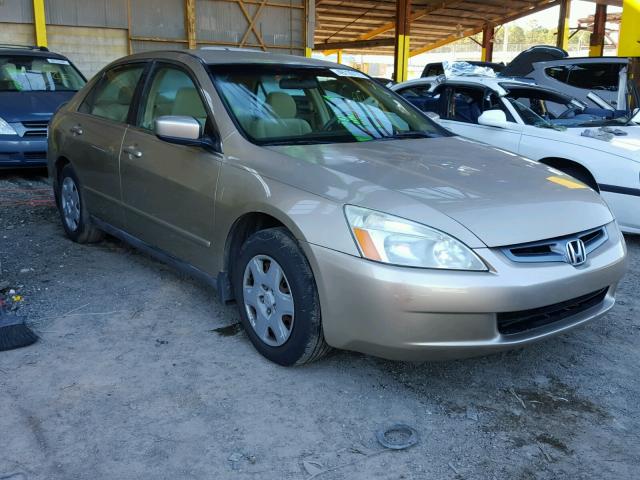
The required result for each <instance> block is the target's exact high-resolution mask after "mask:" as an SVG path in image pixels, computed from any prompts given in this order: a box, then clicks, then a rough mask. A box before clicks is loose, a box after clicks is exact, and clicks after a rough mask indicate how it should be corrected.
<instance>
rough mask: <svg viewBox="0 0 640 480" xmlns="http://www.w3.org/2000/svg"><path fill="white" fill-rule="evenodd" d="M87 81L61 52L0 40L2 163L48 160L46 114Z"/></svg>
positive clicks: (15, 165)
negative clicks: (0, 43) (3, 43)
mask: <svg viewBox="0 0 640 480" xmlns="http://www.w3.org/2000/svg"><path fill="white" fill-rule="evenodd" d="M85 83H86V82H85V79H84V77H83V76H82V74H81V73H80V72H79V71H78V69H77V68H76V67H74V66H73V64H72V63H71V62H70V61H69V60H68V59H67V58H66V57H63V56H62V55H59V54H57V53H53V52H50V51H49V50H47V49H46V48H44V47H21V46H13V45H0V169H1V168H22V167H44V166H46V164H47V124H48V123H49V119H50V118H51V116H52V115H53V112H55V111H56V109H57V108H58V107H59V106H60V105H61V104H63V103H64V102H66V101H68V100H69V99H71V97H73V95H75V93H76V92H77V91H78V90H80V89H81V88H82V87H83V86H84V84H85Z"/></svg>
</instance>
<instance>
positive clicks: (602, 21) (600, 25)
mask: <svg viewBox="0 0 640 480" xmlns="http://www.w3.org/2000/svg"><path fill="white" fill-rule="evenodd" d="M606 27H607V6H606V5H605V4H601V3H598V4H597V5H596V13H595V15H594V16H593V32H592V33H591V37H590V38H589V56H590V57H601V56H602V55H603V54H604V34H605V31H606Z"/></svg>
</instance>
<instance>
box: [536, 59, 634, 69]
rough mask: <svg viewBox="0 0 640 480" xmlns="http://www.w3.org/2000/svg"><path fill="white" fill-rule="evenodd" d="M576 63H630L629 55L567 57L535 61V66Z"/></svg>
mask: <svg viewBox="0 0 640 480" xmlns="http://www.w3.org/2000/svg"><path fill="white" fill-rule="evenodd" d="M575 63H619V64H624V65H626V64H627V63H629V59H628V58H627V57H567V58H561V59H558V60H543V61H541V62H534V63H533V66H534V68H540V67H550V66H554V65H573V64H575Z"/></svg>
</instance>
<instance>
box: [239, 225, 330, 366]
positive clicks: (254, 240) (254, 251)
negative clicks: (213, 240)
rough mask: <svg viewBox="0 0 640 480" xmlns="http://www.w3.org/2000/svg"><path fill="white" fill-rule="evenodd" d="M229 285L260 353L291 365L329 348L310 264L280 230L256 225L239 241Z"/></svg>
mask: <svg viewBox="0 0 640 480" xmlns="http://www.w3.org/2000/svg"><path fill="white" fill-rule="evenodd" d="M274 262H275V263H274ZM274 266H275V267H276V269H275V270H272V269H273V268H274ZM278 267H279V269H280V271H281V272H282V275H278ZM260 270H262V271H261V272H260ZM274 272H275V273H274ZM274 279H278V280H274ZM233 284H234V291H235V297H236V299H238V307H239V310H240V317H241V319H242V324H243V326H244V329H245V331H246V332H247V335H248V336H249V339H250V340H251V343H253V346H254V347H255V348H256V350H258V351H259V352H260V353H261V354H262V355H263V356H264V357H266V358H267V359H269V360H271V361H272V362H275V363H277V364H279V365H283V366H291V365H303V364H306V363H310V362H313V361H315V360H318V359H319V358H321V357H322V356H324V355H325V354H326V353H328V352H329V350H330V347H329V346H328V345H327V343H326V342H325V340H324V334H323V331H322V317H321V312H320V300H319V297H318V290H317V287H316V283H315V279H314V277H313V272H312V271H311V266H310V265H309V262H308V261H307V258H306V257H305V255H304V253H303V252H302V250H301V249H300V247H299V246H298V244H297V242H296V240H295V239H294V238H293V237H292V236H291V234H290V233H289V232H288V231H287V230H286V229H284V228H281V227H278V228H269V229H266V230H261V231H259V232H256V233H254V234H253V235H252V236H251V237H249V238H248V239H247V240H246V241H245V243H244V245H242V248H241V249H240V254H239V256H238V259H237V261H236V263H235V266H234V269H233ZM265 287H266V289H265ZM276 288H277V291H276ZM260 296H262V298H260ZM289 312H292V313H293V314H292V315H290V314H289Z"/></svg>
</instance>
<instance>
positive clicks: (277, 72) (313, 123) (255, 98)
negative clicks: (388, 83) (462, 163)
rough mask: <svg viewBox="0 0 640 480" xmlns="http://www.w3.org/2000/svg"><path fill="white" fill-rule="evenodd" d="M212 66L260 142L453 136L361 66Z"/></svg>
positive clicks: (240, 122) (228, 101) (246, 128)
mask: <svg viewBox="0 0 640 480" xmlns="http://www.w3.org/2000/svg"><path fill="white" fill-rule="evenodd" d="M210 71H211V73H212V78H213V82H214V84H215V86H216V88H217V90H218V92H219V93H220V95H221V97H222V99H223V101H224V103H225V105H226V107H227V110H228V111H229V114H230V115H231V116H232V117H233V118H234V120H235V122H236V125H237V126H238V127H239V128H240V130H241V131H242V132H243V133H244V135H245V136H246V137H247V138H248V139H249V140H251V141H253V142H254V143H257V144H260V145H292V144H304V143H339V142H367V141H374V140H385V139H403V138H430V137H437V136H447V135H448V133H447V132H446V131H445V130H444V129H442V128H441V127H439V126H437V125H436V124H435V123H433V122H432V121H431V120H429V119H428V118H426V117H425V115H423V114H422V113H421V112H420V111H419V110H417V109H416V108H415V107H414V106H412V105H411V104H410V103H408V102H407V101H405V100H404V99H402V98H401V97H399V96H398V95H396V94H394V93H393V92H391V91H390V90H388V89H387V88H385V87H383V86H381V85H380V84H379V83H378V82H375V81H374V80H372V79H370V78H369V77H367V76H366V75H364V74H362V73H360V72H358V71H356V70H351V69H346V68H344V69H343V68H325V67H301V66H286V65H220V66H211V67H210Z"/></svg>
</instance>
